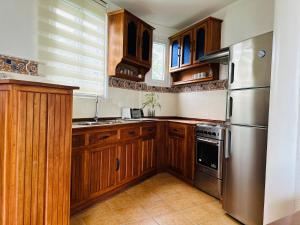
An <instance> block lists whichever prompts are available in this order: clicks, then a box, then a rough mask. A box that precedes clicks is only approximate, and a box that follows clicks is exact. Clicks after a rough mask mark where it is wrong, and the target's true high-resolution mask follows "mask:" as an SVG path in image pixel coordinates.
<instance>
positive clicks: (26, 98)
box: [0, 80, 74, 225]
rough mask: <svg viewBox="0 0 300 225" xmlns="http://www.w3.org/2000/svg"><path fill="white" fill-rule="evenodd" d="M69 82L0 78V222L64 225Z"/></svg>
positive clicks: (66, 215) (69, 136)
mask: <svg viewBox="0 0 300 225" xmlns="http://www.w3.org/2000/svg"><path fill="white" fill-rule="evenodd" d="M73 89H74V88H73V87H67V86H61V85H52V84H45V83H36V82H28V81H18V80H0V224H1V225H16V224H23V225H36V224H39V225H65V224H69V219H70V215H69V209H70V177H71V141H72V102H73V100H72V98H73Z"/></svg>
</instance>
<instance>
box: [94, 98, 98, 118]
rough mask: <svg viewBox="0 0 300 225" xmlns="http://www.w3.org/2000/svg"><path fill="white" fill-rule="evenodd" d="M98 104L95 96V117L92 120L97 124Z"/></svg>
mask: <svg viewBox="0 0 300 225" xmlns="http://www.w3.org/2000/svg"><path fill="white" fill-rule="evenodd" d="M98 102H99V97H98V96H96V109H95V117H94V120H95V122H98V119H99V118H98Z"/></svg>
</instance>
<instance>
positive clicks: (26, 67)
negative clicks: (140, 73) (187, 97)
mask: <svg viewBox="0 0 300 225" xmlns="http://www.w3.org/2000/svg"><path fill="white" fill-rule="evenodd" d="M0 71H5V72H12V73H19V74H24V75H33V76H38V62H36V61H32V60H26V59H21V58H16V57H10V56H5V55H0ZM109 86H110V87H116V88H123V89H129V90H136V91H148V92H161V93H180V92H200V91H215V90H224V89H226V88H227V80H215V81H207V82H202V83H194V84H184V85H180V86H175V87H157V86H148V85H147V84H146V83H142V82H135V81H130V80H124V79H121V78H117V77H109Z"/></svg>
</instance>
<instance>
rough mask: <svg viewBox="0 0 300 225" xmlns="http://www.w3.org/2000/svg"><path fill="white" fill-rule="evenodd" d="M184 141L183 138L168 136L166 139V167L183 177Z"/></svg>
mask: <svg viewBox="0 0 300 225" xmlns="http://www.w3.org/2000/svg"><path fill="white" fill-rule="evenodd" d="M184 154H185V141H184V137H179V136H176V135H174V134H169V137H168V165H169V167H170V169H171V170H173V171H174V172H176V173H178V174H180V175H183V170H184Z"/></svg>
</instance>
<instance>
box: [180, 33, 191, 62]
mask: <svg viewBox="0 0 300 225" xmlns="http://www.w3.org/2000/svg"><path fill="white" fill-rule="evenodd" d="M180 39H181V46H182V48H181V53H180V56H181V57H180V59H181V61H180V67H185V66H189V65H192V59H193V30H189V31H187V32H185V33H183V34H182V35H181V38H180Z"/></svg>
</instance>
